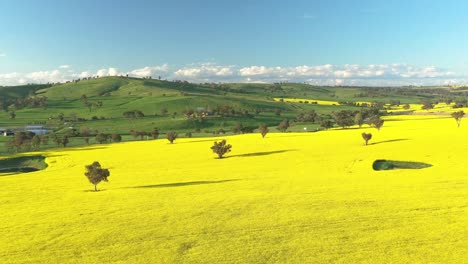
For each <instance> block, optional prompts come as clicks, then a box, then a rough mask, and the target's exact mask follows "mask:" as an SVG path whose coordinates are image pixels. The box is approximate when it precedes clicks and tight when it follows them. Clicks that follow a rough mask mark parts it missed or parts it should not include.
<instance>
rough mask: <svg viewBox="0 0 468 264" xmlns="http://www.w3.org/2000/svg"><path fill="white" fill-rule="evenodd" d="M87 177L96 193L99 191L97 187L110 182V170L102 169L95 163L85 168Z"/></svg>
mask: <svg viewBox="0 0 468 264" xmlns="http://www.w3.org/2000/svg"><path fill="white" fill-rule="evenodd" d="M85 169H86V171H85V176H86V177H87V178H88V180H89V182H90V183H92V184H94V191H97V185H98V183H100V182H101V181H108V180H107V178H108V177H109V176H110V172H109V170H108V169H103V168H101V164H99V162H97V161H95V162H93V163H92V164H90V165H86V166H85Z"/></svg>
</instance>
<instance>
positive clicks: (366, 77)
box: [0, 63, 468, 86]
mask: <svg viewBox="0 0 468 264" xmlns="http://www.w3.org/2000/svg"><path fill="white" fill-rule="evenodd" d="M126 74H128V75H129V76H132V77H147V76H151V77H153V78H157V77H158V76H161V77H163V78H164V79H169V80H187V81H190V82H252V83H273V82H284V81H289V82H306V83H310V84H314V85H365V86H402V85H447V84H464V83H466V80H468V76H462V75H456V74H455V73H453V72H451V71H448V70H445V69H441V68H438V67H435V66H423V67H421V66H413V65H407V64H371V65H356V64H347V65H331V64H324V65H300V66H294V67H280V66H277V67H268V66H262V65H252V66H248V67H239V66H234V65H218V64H216V63H197V64H190V65H186V66H184V67H179V68H175V67H170V66H169V65H167V64H163V65H156V66H146V67H143V68H139V69H134V70H130V71H122V70H119V69H117V68H113V67H109V68H104V69H99V70H97V71H81V72H79V71H75V70H74V69H72V67H71V66H69V65H62V66H60V67H58V69H54V70H48V71H37V72H31V73H18V72H12V73H0V85H15V84H25V83H47V82H65V81H68V80H73V79H78V78H85V77H91V76H96V75H98V76H101V77H103V76H120V75H126Z"/></svg>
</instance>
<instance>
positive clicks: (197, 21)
mask: <svg viewBox="0 0 468 264" xmlns="http://www.w3.org/2000/svg"><path fill="white" fill-rule="evenodd" d="M408 2H409V3H408ZM467 11H468V3H465V2H464V1H417V0H415V1H333V0H329V1H319V0H309V1H244V0H237V1H222V0H221V1H220V0H218V1H211V0H209V1H203V0H201V1H188V0H187V1H177V0H175V1H138V0H135V1H116V0H113V1H110V0H101V1H90V0H70V1H58V0H57V1H52V0H43V1H33V0H30V1H26V0H15V1H7V0H0V32H1V33H0V85H9V84H17V83H24V82H46V81H60V80H65V79H70V78H76V77H79V76H86V75H95V74H98V73H101V75H113V74H127V73H129V74H131V75H135V76H143V75H153V76H159V75H161V76H163V77H164V78H168V79H187V80H190V81H246V82H248V81H252V82H274V81H281V80H288V81H301V82H303V81H304V82H309V83H314V84H330V85H334V84H350V85H353V84H364V85H405V84H416V85H418V84H445V83H464V82H465V79H467V78H466V77H465V74H464V71H466V70H468V61H467V58H468V49H467V48H466V47H468V34H466V30H465V28H466V25H468V16H467V15H466V14H468V12H467Z"/></svg>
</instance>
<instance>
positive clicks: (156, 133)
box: [130, 127, 160, 140]
mask: <svg viewBox="0 0 468 264" xmlns="http://www.w3.org/2000/svg"><path fill="white" fill-rule="evenodd" d="M159 134H160V131H159V128H157V127H155V128H153V130H151V131H149V132H147V131H139V130H133V129H132V130H130V135H132V136H133V137H134V138H138V137H139V138H140V139H141V140H143V138H144V137H148V136H151V137H152V138H153V139H158V137H159Z"/></svg>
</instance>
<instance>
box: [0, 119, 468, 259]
mask: <svg viewBox="0 0 468 264" xmlns="http://www.w3.org/2000/svg"><path fill="white" fill-rule="evenodd" d="M362 132H371V133H372V135H373V138H372V140H371V141H370V145H369V146H364V141H363V140H362V138H361V133H362ZM223 138H225V139H227V141H228V143H230V144H232V145H233V148H232V152H231V153H229V154H228V155H227V158H225V159H221V160H219V159H216V158H215V155H214V154H213V153H212V152H211V150H210V146H211V145H212V143H213V140H215V139H206V138H203V139H199V138H198V139H195V138H194V139H178V140H176V141H175V144H173V145H171V144H169V143H168V142H167V140H162V139H161V140H156V141H144V142H133V143H120V144H113V145H98V146H92V147H89V148H84V149H64V150H59V151H50V152H46V153H45V155H47V156H48V158H47V162H48V163H49V167H48V168H47V169H46V170H44V171H41V172H34V173H29V174H17V175H6V176H0V189H1V191H0V211H1V229H0V245H1V247H0V260H1V261H0V262H1V263H463V262H464V261H466V256H467V255H468V247H467V244H466V238H467V237H468V170H467V166H466V158H467V156H466V154H467V153H468V141H467V138H468V121H467V120H466V119H465V120H463V122H462V125H461V127H460V128H456V123H455V121H454V120H453V118H441V117H437V116H432V118H428V117H426V116H424V117H419V116H410V117H404V118H399V117H396V116H392V117H389V119H387V121H386V122H385V124H384V127H383V128H382V129H381V131H377V130H375V129H371V128H369V127H367V126H364V127H363V128H362V129H345V130H330V131H325V132H317V133H282V134H281V133H280V134H268V135H267V137H266V138H264V139H262V138H261V136H260V135H259V134H248V135H240V136H230V137H223ZM377 159H392V160H403V161H417V162H425V163H429V164H432V165H433V166H432V167H430V168H425V169H419V170H391V171H374V170H373V169H372V164H373V162H374V161H375V160H377ZM95 160H97V161H99V162H101V164H102V165H103V167H106V168H109V169H110V171H111V176H110V177H109V183H101V184H99V185H98V187H99V188H100V189H101V191H99V192H93V191H91V190H92V189H93V186H92V185H91V184H89V183H88V182H87V179H86V178H85V176H84V175H83V173H84V165H85V164H89V163H91V162H93V161H95Z"/></svg>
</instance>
